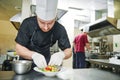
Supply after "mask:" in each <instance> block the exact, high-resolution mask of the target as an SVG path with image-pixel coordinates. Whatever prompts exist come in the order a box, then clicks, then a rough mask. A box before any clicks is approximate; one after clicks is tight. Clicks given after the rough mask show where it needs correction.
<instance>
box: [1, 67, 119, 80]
mask: <svg viewBox="0 0 120 80" xmlns="http://www.w3.org/2000/svg"><path fill="white" fill-rule="evenodd" d="M67 76H68V75H67ZM0 80H62V79H60V78H58V77H45V76H44V75H43V74H41V73H39V72H35V71H33V70H32V71H30V72H29V73H27V74H24V75H17V74H15V73H14V72H13V71H0ZM70 80H120V74H115V73H111V72H108V71H104V70H99V69H94V68H89V69H74V70H73V74H72V77H71V79H70Z"/></svg>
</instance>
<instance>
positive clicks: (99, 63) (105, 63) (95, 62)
mask: <svg viewBox="0 0 120 80" xmlns="http://www.w3.org/2000/svg"><path fill="white" fill-rule="evenodd" d="M86 61H88V62H90V63H91V67H92V68H93V67H94V68H95V67H99V68H101V67H107V68H111V69H114V71H117V72H119V71H120V65H119V64H115V63H110V62H109V59H87V60H86Z"/></svg>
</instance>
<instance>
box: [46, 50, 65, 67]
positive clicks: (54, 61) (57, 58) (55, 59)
mask: <svg viewBox="0 0 120 80" xmlns="http://www.w3.org/2000/svg"><path fill="white" fill-rule="evenodd" d="M64 57H65V53H64V52H62V51H61V52H57V53H54V54H53V55H52V56H51V58H50V62H49V64H48V65H58V66H60V65H61V64H62V62H63V59H64Z"/></svg>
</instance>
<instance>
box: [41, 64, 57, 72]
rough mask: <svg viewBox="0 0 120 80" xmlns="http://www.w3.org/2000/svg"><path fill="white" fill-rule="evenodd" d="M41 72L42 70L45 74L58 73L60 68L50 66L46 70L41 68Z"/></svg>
mask: <svg viewBox="0 0 120 80" xmlns="http://www.w3.org/2000/svg"><path fill="white" fill-rule="evenodd" d="M40 70H42V71H44V72H58V71H59V68H58V67H57V66H55V65H54V66H51V65H48V66H47V67H45V68H40Z"/></svg>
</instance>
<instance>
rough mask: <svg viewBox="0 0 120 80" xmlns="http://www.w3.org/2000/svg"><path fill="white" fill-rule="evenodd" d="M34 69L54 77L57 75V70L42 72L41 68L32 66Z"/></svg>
mask: <svg viewBox="0 0 120 80" xmlns="http://www.w3.org/2000/svg"><path fill="white" fill-rule="evenodd" d="M34 70H35V71H37V72H40V73H42V74H44V75H45V76H48V77H54V76H56V75H57V73H58V72H59V71H58V72H44V71H42V70H40V69H39V68H38V67H34Z"/></svg>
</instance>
